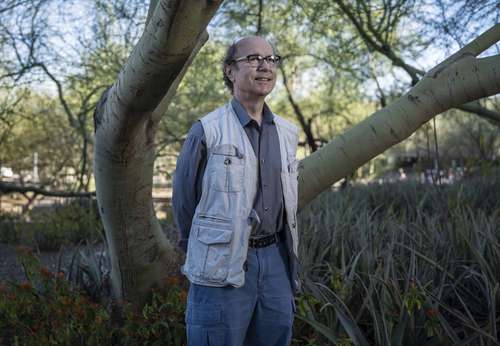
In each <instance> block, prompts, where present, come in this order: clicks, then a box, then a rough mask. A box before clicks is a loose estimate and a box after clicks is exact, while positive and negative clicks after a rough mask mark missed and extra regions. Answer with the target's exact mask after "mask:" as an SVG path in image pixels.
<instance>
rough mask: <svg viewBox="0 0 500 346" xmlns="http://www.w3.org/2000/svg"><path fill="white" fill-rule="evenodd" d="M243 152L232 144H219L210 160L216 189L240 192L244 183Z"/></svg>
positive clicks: (213, 183)
mask: <svg viewBox="0 0 500 346" xmlns="http://www.w3.org/2000/svg"><path fill="white" fill-rule="evenodd" d="M243 164H244V161H243V154H242V153H240V151H239V150H238V148H237V147H236V146H234V145H232V144H221V145H217V146H215V147H214V148H213V149H212V156H211V160H210V162H209V166H210V171H211V179H212V186H213V188H214V189H215V190H216V191H222V192H239V191H240V190H241V186H242V185H243Z"/></svg>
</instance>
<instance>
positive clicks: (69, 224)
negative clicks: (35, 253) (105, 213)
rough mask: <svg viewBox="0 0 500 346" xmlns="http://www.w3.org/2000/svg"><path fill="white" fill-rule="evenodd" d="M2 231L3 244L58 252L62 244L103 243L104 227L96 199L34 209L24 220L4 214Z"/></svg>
mask: <svg viewBox="0 0 500 346" xmlns="http://www.w3.org/2000/svg"><path fill="white" fill-rule="evenodd" d="M0 231H1V232H0V233H1V234H2V235H1V238H0V241H2V242H5V243H11V244H24V245H28V246H36V247H38V249H39V250H41V251H56V250H58V249H60V247H61V246H62V245H69V244H77V243H79V242H82V241H83V240H91V241H95V240H100V233H102V225H101V222H100V219H99V213H98V210H97V205H96V202H95V200H91V201H89V200H88V199H85V200H83V199H82V200H69V201H68V202H66V203H64V204H56V205H51V206H49V207H38V208H34V209H33V210H30V211H29V212H28V213H27V214H26V215H25V216H24V218H21V217H20V216H13V215H3V216H2V220H0Z"/></svg>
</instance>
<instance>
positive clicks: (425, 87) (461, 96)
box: [299, 24, 500, 208]
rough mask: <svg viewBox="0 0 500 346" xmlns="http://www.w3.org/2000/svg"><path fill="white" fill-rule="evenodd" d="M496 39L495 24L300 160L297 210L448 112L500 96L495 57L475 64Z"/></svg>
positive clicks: (499, 35)
mask: <svg viewBox="0 0 500 346" xmlns="http://www.w3.org/2000/svg"><path fill="white" fill-rule="evenodd" d="M499 39H500V25H499V24H497V25H495V26H494V27H492V28H491V29H489V30H488V31H486V32H485V33H483V34H482V35H481V36H479V37H478V38H477V39H476V40H474V41H473V42H471V43H470V44H468V45H467V46H465V47H464V48H462V49H461V50H460V51H458V52H457V53H455V54H454V55H452V56H451V57H449V58H448V59H446V60H445V61H444V62H443V63H441V64H439V65H438V66H436V67H434V68H433V69H432V70H431V71H429V72H428V73H426V74H425V76H424V77H423V78H422V79H421V80H420V81H419V82H418V83H417V84H416V85H415V86H414V87H413V88H412V89H411V90H410V91H409V92H408V93H407V94H406V95H404V96H402V97H401V98H399V99H398V100H396V101H395V102H394V103H393V104H391V105H389V106H387V107H385V108H383V109H381V110H379V111H377V112H375V113H373V114H372V115H371V116H369V117H368V118H367V119H365V120H364V121H362V122H360V123H359V124H357V125H355V126H354V127H352V128H351V129H349V130H347V131H346V132H345V133H343V134H342V135H340V136H338V137H336V138H334V139H333V140H332V141H330V142H329V143H328V144H326V145H325V146H323V147H322V148H320V149H319V150H317V151H316V152H314V153H313V154H311V155H310V156H308V157H306V158H305V159H303V160H302V161H301V163H300V166H299V169H300V173H299V208H300V207H303V206H305V205H306V204H307V203H309V202H310V201H311V200H312V199H314V198H315V197H316V196H317V195H318V194H319V193H321V192H322V191H324V190H325V189H327V188H329V187H330V186H331V185H332V184H333V183H335V182H336V181H338V180H340V179H342V178H343V177H345V176H347V175H348V174H349V173H351V172H352V171H354V170H355V169H356V168H358V167H360V166H361V165H363V164H364V163H366V162H367V161H369V160H370V159H372V158H374V157H375V156H377V155H378V154H380V153H382V152H384V151H385V150H386V149H388V148H390V147H391V146H393V145H395V144H397V143H399V142H401V141H402V140H404V139H406V138H408V137H409V136H410V135H411V134H412V133H413V132H415V131H416V130H417V129H418V128H419V127H420V126H422V125H423V124H424V123H426V122H427V121H429V120H430V119H432V118H433V117H434V116H436V115H437V114H439V113H442V112H444V111H446V110H448V109H450V108H452V107H457V106H459V105H462V104H464V103H467V102H470V101H474V100H477V99H480V98H483V97H487V96H491V95H494V94H497V93H499V92H500V55H495V56H492V57H487V58H479V59H478V58H476V56H477V55H479V54H480V53H481V52H483V51H484V50H486V49H487V48H489V47H490V46H492V45H493V44H494V43H496V42H497V41H498V40H499Z"/></svg>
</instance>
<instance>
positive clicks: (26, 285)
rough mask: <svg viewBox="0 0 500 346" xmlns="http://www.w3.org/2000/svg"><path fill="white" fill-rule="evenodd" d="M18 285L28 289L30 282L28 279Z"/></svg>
mask: <svg viewBox="0 0 500 346" xmlns="http://www.w3.org/2000/svg"><path fill="white" fill-rule="evenodd" d="M19 287H21V288H22V289H23V290H30V289H31V288H32V287H31V284H30V283H29V282H28V281H24V282H23V283H22V284H21V285H20V286H19Z"/></svg>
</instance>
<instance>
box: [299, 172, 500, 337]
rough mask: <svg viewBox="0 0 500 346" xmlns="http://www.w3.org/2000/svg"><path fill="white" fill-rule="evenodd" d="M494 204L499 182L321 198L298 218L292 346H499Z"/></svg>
mask: <svg viewBox="0 0 500 346" xmlns="http://www.w3.org/2000/svg"><path fill="white" fill-rule="evenodd" d="M498 196H500V179H499V178H498V177H488V178H474V179H468V180H465V181H463V182H461V183H459V184H455V185H451V186H439V187H437V186H433V185H421V184H415V183H397V184H390V185H380V186H378V185H373V186H361V187H352V188H348V189H346V190H343V191H338V192H329V193H324V194H322V195H321V196H319V197H318V198H317V199H316V200H315V201H314V202H313V203H312V204H310V205H309V206H308V207H307V208H306V209H304V210H303V211H302V213H301V215H300V229H299V230H300V233H301V245H300V258H301V261H302V268H301V269H302V277H303V279H304V282H305V284H304V286H305V293H306V295H305V297H303V298H301V299H300V301H299V311H298V315H297V317H298V320H299V322H298V323H297V327H298V328H297V329H298V330H297V331H296V334H295V335H296V341H297V343H299V344H304V343H305V342H309V344H318V345H323V344H326V343H327V342H330V343H331V344H352V343H354V344H359V345H447V344H450V345H451V344H453V345H455V344H464V345H469V344H470V345H490V344H498V326H497V324H498V319H499V318H500V314H499V312H498V311H499V308H500V304H499V298H500V297H499V292H498V288H499V278H500V243H499V238H500V235H499V232H498V231H499V230H500V198H499V197H498ZM299 341H300V342H299Z"/></svg>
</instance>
